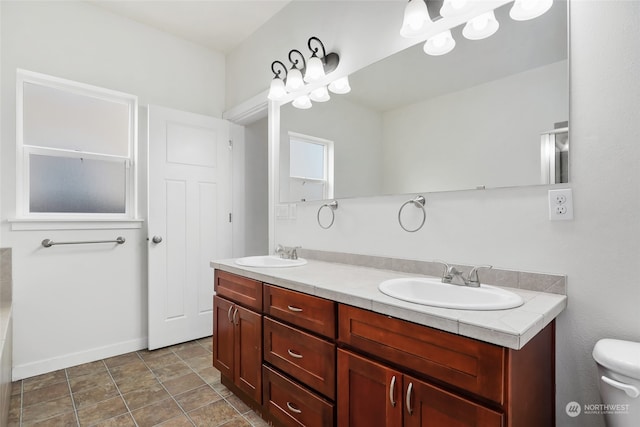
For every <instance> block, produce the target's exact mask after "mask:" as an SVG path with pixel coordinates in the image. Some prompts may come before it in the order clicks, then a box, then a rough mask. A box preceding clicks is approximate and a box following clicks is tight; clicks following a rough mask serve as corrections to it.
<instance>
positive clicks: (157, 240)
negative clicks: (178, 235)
mask: <svg viewBox="0 0 640 427" xmlns="http://www.w3.org/2000/svg"><path fill="white" fill-rule="evenodd" d="M151 241H152V242H153V243H160V242H162V236H153V238H152V239H151Z"/></svg>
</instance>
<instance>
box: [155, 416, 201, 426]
mask: <svg viewBox="0 0 640 427" xmlns="http://www.w3.org/2000/svg"><path fill="white" fill-rule="evenodd" d="M158 427H193V423H192V422H191V421H190V420H189V418H187V416H186V415H180V416H178V417H175V418H171V419H170V420H169V421H165V422H163V423H162V424H158Z"/></svg>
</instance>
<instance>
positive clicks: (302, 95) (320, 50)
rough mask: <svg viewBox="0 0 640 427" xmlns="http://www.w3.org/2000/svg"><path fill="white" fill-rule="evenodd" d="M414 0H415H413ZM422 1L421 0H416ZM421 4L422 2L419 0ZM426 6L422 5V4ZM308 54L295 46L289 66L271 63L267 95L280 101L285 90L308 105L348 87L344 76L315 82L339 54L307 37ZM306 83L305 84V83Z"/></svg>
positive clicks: (296, 103)
mask: <svg viewBox="0 0 640 427" xmlns="http://www.w3.org/2000/svg"><path fill="white" fill-rule="evenodd" d="M416 1H418V0H416ZM419 1H421V2H423V0H419ZM423 4H424V2H423ZM425 8H426V6H425ZM307 46H308V47H309V50H310V51H311V56H310V57H309V59H308V60H305V57H304V55H303V54H302V53H301V52H300V51H299V50H297V49H292V50H290V51H289V56H288V58H289V62H290V63H291V68H289V69H287V67H286V66H285V65H284V64H283V63H282V62H280V61H273V62H272V63H271V71H272V72H273V79H272V80H271V85H270V86H269V94H268V95H267V98H269V99H270V100H272V101H284V100H285V99H287V96H288V95H289V94H293V95H294V96H295V99H294V101H293V102H292V105H293V106H294V107H296V108H301V109H307V108H311V106H312V104H311V101H314V102H326V101H329V99H331V97H330V96H329V91H331V92H333V93H338V94H343V93H347V92H349V91H350V90H351V87H349V80H348V77H341V78H339V79H337V80H336V81H333V82H330V83H329V86H328V87H327V86H326V85H325V86H318V83H319V82H320V81H322V80H325V79H326V76H327V74H329V73H331V72H333V71H334V70H335V69H336V68H337V67H338V64H339V63H340V57H339V56H338V54H337V53H335V52H329V53H327V52H326V50H325V47H324V44H323V43H322V41H321V40H320V39H319V38H317V37H311V38H309V40H308V41H307ZM307 83H309V86H307V85H306V84H307Z"/></svg>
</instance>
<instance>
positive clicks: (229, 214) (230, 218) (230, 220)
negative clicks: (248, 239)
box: [229, 212, 231, 222]
mask: <svg viewBox="0 0 640 427" xmlns="http://www.w3.org/2000/svg"><path fill="white" fill-rule="evenodd" d="M229 222H231V212H229Z"/></svg>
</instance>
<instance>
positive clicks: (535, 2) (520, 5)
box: [509, 0, 553, 21]
mask: <svg viewBox="0 0 640 427" xmlns="http://www.w3.org/2000/svg"><path fill="white" fill-rule="evenodd" d="M552 5H553V0H516V1H515V2H514V3H513V7H512V8H511V10H510V11H509V16H510V17H511V19H513V20H515V21H527V20H529V19H533V18H537V17H538V16H540V15H542V14H543V13H545V12H546V11H548V10H549V9H551V6H552Z"/></svg>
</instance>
